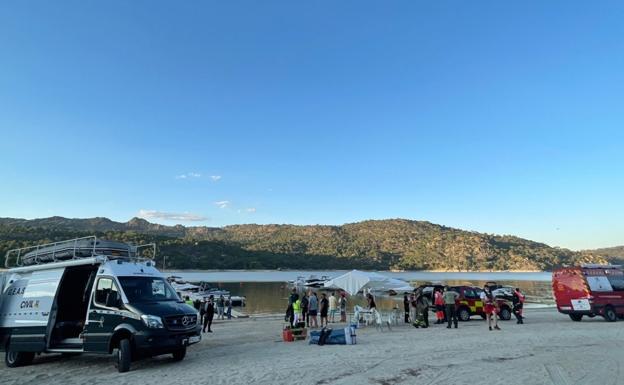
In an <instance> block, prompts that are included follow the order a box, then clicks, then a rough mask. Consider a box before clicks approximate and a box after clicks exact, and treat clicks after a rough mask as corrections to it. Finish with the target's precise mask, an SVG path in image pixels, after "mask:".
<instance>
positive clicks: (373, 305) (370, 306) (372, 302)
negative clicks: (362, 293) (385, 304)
mask: <svg viewBox="0 0 624 385" xmlns="http://www.w3.org/2000/svg"><path fill="white" fill-rule="evenodd" d="M366 301H367V302H368V310H373V309H375V310H377V304H376V303H375V297H373V295H372V294H371V293H367V294H366Z"/></svg>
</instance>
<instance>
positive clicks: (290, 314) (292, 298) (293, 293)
mask: <svg viewBox="0 0 624 385" xmlns="http://www.w3.org/2000/svg"><path fill="white" fill-rule="evenodd" d="M297 299H299V294H297V289H296V288H293V289H292V291H291V292H290V296H289V297H288V307H287V308H286V317H284V321H286V322H288V323H289V324H290V326H293V321H294V320H295V315H294V314H293V308H292V306H293V303H294V302H295V301H296V300H297Z"/></svg>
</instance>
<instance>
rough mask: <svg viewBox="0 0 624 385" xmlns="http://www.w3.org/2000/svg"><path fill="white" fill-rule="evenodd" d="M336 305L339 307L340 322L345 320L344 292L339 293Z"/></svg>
mask: <svg viewBox="0 0 624 385" xmlns="http://www.w3.org/2000/svg"><path fill="white" fill-rule="evenodd" d="M338 306H339V307H340V322H347V295H346V294H345V293H344V292H343V293H340V299H339V300H338Z"/></svg>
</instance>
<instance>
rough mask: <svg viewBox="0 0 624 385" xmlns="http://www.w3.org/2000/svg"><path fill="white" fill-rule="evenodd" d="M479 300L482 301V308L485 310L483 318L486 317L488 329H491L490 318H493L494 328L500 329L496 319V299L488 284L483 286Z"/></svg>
mask: <svg viewBox="0 0 624 385" xmlns="http://www.w3.org/2000/svg"><path fill="white" fill-rule="evenodd" d="M481 301H483V305H484V306H483V310H484V311H485V318H486V319H487V324H488V328H489V329H490V331H491V330H492V320H494V329H496V330H501V329H500V328H499V327H498V321H497V319H496V299H495V298H494V295H493V294H492V290H490V287H489V286H488V285H485V286H483V291H482V292H481Z"/></svg>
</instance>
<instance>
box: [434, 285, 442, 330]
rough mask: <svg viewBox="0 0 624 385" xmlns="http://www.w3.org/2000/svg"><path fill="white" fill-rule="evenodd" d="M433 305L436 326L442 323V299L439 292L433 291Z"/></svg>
mask: <svg viewBox="0 0 624 385" xmlns="http://www.w3.org/2000/svg"><path fill="white" fill-rule="evenodd" d="M433 297H434V299H433V304H434V305H435V308H436V319H437V321H436V324H443V323H444V297H443V296H442V291H441V290H437V289H436V290H435V292H434V296H433Z"/></svg>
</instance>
